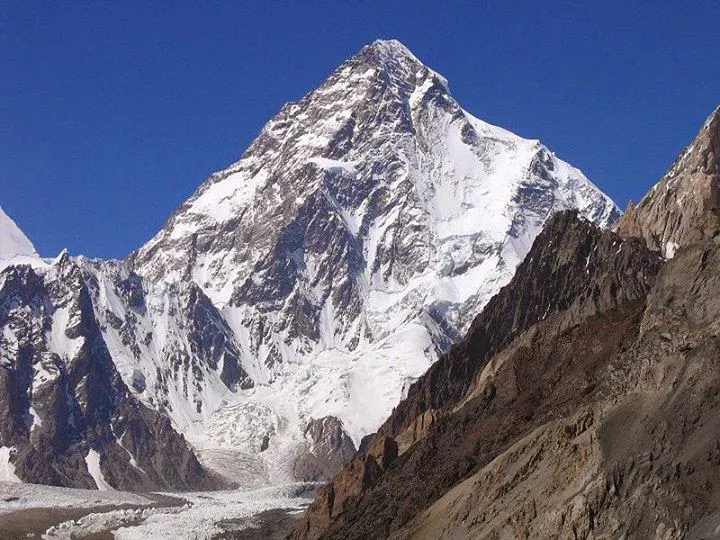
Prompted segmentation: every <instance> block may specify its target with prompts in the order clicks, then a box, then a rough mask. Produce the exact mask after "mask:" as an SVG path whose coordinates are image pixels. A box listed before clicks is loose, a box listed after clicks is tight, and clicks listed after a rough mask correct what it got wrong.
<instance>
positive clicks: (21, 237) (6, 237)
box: [0, 208, 38, 267]
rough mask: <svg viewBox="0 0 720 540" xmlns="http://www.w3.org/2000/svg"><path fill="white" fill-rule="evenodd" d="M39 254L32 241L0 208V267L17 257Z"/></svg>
mask: <svg viewBox="0 0 720 540" xmlns="http://www.w3.org/2000/svg"><path fill="white" fill-rule="evenodd" d="M37 256H38V255H37V251H35V246H33V244H32V242H31V241H30V240H29V239H28V237H27V236H25V233H23V232H22V231H21V230H20V227H18V226H17V225H16V224H15V222H14V221H13V220H12V219H11V218H10V216H8V215H7V214H6V213H5V212H4V211H3V209H2V208H0V267H2V266H4V263H5V264H6V263H8V262H9V261H11V260H13V259H16V258H21V257H37Z"/></svg>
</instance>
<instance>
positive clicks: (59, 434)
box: [0, 254, 221, 490]
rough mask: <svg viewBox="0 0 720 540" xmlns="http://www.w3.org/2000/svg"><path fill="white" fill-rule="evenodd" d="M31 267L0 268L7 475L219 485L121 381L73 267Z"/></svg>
mask: <svg viewBox="0 0 720 540" xmlns="http://www.w3.org/2000/svg"><path fill="white" fill-rule="evenodd" d="M36 264H37V266H36V267H35V268H33V267H31V266H30V265H17V266H16V265H12V266H8V267H7V268H5V269H4V270H2V271H1V272H0V336H1V337H0V446H2V447H3V448H4V449H7V451H6V452H4V453H3V457H4V458H5V459H8V462H9V463H8V464H7V467H8V468H10V469H11V470H14V477H15V478H17V479H19V480H22V481H25V482H32V483H42V484H51V485H58V486H68V487H78V488H95V487H97V488H99V489H107V488H110V487H112V488H119V489H134V490H146V489H160V488H162V489H203V488H211V487H217V486H219V485H221V484H220V483H219V482H218V481H216V480H214V479H213V478H211V477H210V476H209V475H208V473H207V471H205V469H203V468H202V467H201V465H200V464H199V462H198V461H197V459H196V458H195V456H194V455H193V453H192V451H191V450H190V449H189V448H188V446H187V444H186V442H185V440H184V438H183V436H182V435H180V434H178V433H177V432H176V431H175V430H174V429H173V427H172V426H171V424H170V421H169V419H168V418H167V417H165V416H163V415H161V414H159V413H158V412H156V411H154V410H152V409H149V408H147V407H145V406H144V405H142V404H141V403H140V402H139V401H138V400H137V399H136V398H135V396H134V395H133V393H132V391H131V390H130V389H129V388H128V387H127V386H126V384H125V383H124V382H123V380H122V378H121V376H120V374H119V373H118V371H117V369H116V366H115V364H114V363H113V359H112V357H111V356H110V353H109V351H108V347H107V345H106V342H105V339H104V336H103V333H102V330H101V328H100V326H99V325H98V322H97V319H96V318H95V313H94V309H93V304H92V296H91V293H90V290H89V287H88V282H87V280H86V279H85V276H84V275H83V272H82V269H81V267H80V266H79V265H78V264H77V263H76V262H75V261H73V260H72V259H70V257H68V256H67V254H63V255H61V256H60V257H59V258H58V259H56V260H55V261H53V262H52V263H44V262H42V261H41V260H39V259H37V260H36ZM10 479H12V478H10Z"/></svg>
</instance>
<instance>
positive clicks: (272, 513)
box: [0, 482, 313, 540]
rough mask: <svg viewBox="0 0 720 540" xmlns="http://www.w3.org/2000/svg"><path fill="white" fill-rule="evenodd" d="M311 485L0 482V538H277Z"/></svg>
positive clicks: (289, 524)
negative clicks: (188, 488)
mask: <svg viewBox="0 0 720 540" xmlns="http://www.w3.org/2000/svg"><path fill="white" fill-rule="evenodd" d="M312 488H313V486H310V485H308V484H289V485H284V486H273V487H268V488H262V489H254V490H232V491H211V492H194V493H147V494H135V493H128V492H119V491H95V490H80V489H68V488H55V487H49V486H40V485H30V484H18V483H9V482H0V538H3V539H7V540H10V539H13V538H43V539H47V540H56V539H58V540H59V539H71V538H72V539H77V538H87V539H94V540H101V539H112V538H117V539H121V540H135V539H138V540H147V539H158V540H160V539H163V538H167V539H173V540H200V539H213V538H222V539H231V538H246V539H252V538H274V537H278V538H280V537H283V536H284V535H285V534H287V533H288V532H289V530H291V529H292V527H293V525H294V522H295V520H296V519H297V516H299V512H300V511H301V510H302V509H303V508H304V507H305V506H306V505H307V504H308V503H309V502H310V500H309V499H308V497H311V496H312V495H313V489H312ZM258 535H259V536H258Z"/></svg>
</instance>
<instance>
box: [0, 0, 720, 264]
mask: <svg viewBox="0 0 720 540" xmlns="http://www.w3.org/2000/svg"><path fill="white" fill-rule="evenodd" d="M446 4H447V5H446ZM626 4H628V2H621V1H618V2H613V3H610V2H597V1H596V2H581V1H573V2H561V1H559V0H555V1H553V2H547V3H542V2H536V1H533V2H530V1H528V2H520V1H515V2H513V1H507V0H506V1H498V2H467V3H463V2H454V3H445V2H437V1H433V2H410V1H408V2H387V1H385V2H330V1H328V2H317V3H310V2H299V1H298V2H282V3H275V2H253V3H250V2H241V1H240V0H237V1H228V2H181V1H178V2H175V1H170V0H167V1H156V2H152V1H142V2H140V1H137V2H135V1H130V0H122V1H118V2H109V1H107V2H103V1H97V2H50V1H47V2H38V1H32V0H30V1H28V0H14V1H8V0H0V206H2V207H3V208H4V209H5V210H6V211H7V212H8V213H9V214H10V215H11V216H12V217H13V218H14V219H15V220H16V221H17V222H18V224H19V225H20V226H21V227H22V228H23V230H24V231H25V232H26V233H27V234H28V236H30V238H31V239H32V240H33V241H34V242H35V244H36V246H37V247H38V249H39V251H40V252H41V254H43V255H47V256H51V255H55V254H56V253H57V252H58V251H59V250H60V249H62V248H63V247H67V248H69V249H70V252H71V253H73V254H78V253H84V254H87V255H91V256H102V257H122V256H125V255H127V254H128V253H129V252H130V251H132V250H133V249H135V248H137V247H139V246H140V245H141V244H142V243H144V242H145V241H147V240H148V239H149V238H150V237H151V236H152V235H153V234H154V233H155V232H156V231H157V230H158V229H159V228H160V227H161V226H162V225H163V223H164V222H165V220H166V219H167V217H168V215H169V214H170V212H172V211H173V210H174V209H175V208H176V207H177V206H178V205H179V204H180V203H181V202H182V201H183V200H185V199H186V198H187V197H188V196H189V195H190V194H191V193H192V192H193V191H194V189H195V188H196V187H197V185H198V184H199V183H200V182H201V181H202V180H203V179H204V178H205V177H207V176H208V175H209V174H210V173H211V172H213V171H215V170H218V169H222V168H223V167H225V166H226V165H227V164H229V163H231V162H232V161H235V160H236V159H237V158H238V157H239V156H240V155H241V153H242V152H243V150H244V149H245V148H246V147H247V145H248V144H249V143H250V141H251V140H252V139H253V137H254V136H255V135H256V134H257V132H258V131H259V130H260V128H261V127H262V126H263V124H264V123H265V122H266V121H267V120H268V119H269V118H270V117H271V116H273V115H274V114H275V113H276V112H277V111H278V110H279V109H280V107H281V106H282V105H283V103H285V102H287V101H292V100H296V99H298V98H300V97H301V96H302V95H303V94H304V93H306V92H307V91H309V90H311V89H313V88H315V87H316V86H317V85H318V84H319V83H320V82H322V80H323V79H324V78H325V77H326V76H327V75H329V74H330V73H331V72H332V70H333V69H334V68H335V67H336V66H337V65H339V64H340V63H341V62H342V61H343V60H344V59H346V58H347V57H349V56H351V55H352V54H354V53H355V52H356V51H357V50H358V49H360V47H361V46H362V45H363V44H366V43H369V42H371V41H373V40H374V39H376V38H397V39H400V40H401V41H402V42H404V43H405V44H406V45H407V46H408V47H409V48H410V49H411V50H413V52H415V54H416V55H417V56H418V57H419V58H420V59H421V60H423V61H424V62H425V63H427V64H428V65H429V66H431V67H433V68H435V69H436V70H437V71H439V72H440V73H442V74H444V75H445V76H446V77H447V78H448V79H449V81H450V87H451V90H452V92H453V94H454V95H455V97H456V98H458V100H459V101H460V103H461V104H462V105H463V106H464V107H465V108H466V109H468V110H469V111H471V112H472V113H474V114H475V115H476V116H479V117H480V118H482V119H485V120H487V121H489V122H492V123H495V124H498V125H501V126H503V127H506V128H508V129H510V130H512V131H515V132H516V133H518V134H520V135H522V136H525V137H532V138H540V139H542V140H543V141H544V142H545V143H546V144H547V145H548V146H550V147H551V148H552V149H553V150H555V151H556V152H557V154H558V155H559V156H561V157H562V158H564V159H566V160H567V161H570V162H571V163H573V164H575V165H576V166H578V167H580V168H581V169H583V170H584V171H585V172H586V174H588V176H589V177H590V178H591V179H593V180H594V181H595V183H597V184H598V185H599V186H600V187H601V188H602V189H603V190H605V191H606V192H607V193H608V194H609V195H610V196H612V197H613V198H614V199H615V200H616V201H617V202H618V204H619V205H620V206H621V207H623V208H624V207H625V205H626V203H627V200H628V199H630V198H632V199H633V200H636V201H637V200H638V199H639V198H640V197H641V196H642V195H643V194H644V192H645V191H646V190H647V189H648V188H649V187H650V186H651V185H652V184H653V183H654V182H655V181H656V179H657V178H658V177H659V176H661V175H662V174H663V173H664V172H665V170H666V169H667V167H668V166H669V165H670V163H671V162H672V160H673V159H674V158H675V156H676V154H677V153H678V152H679V151H680V150H681V149H682V148H683V147H684V146H685V145H686V144H688V143H689V142H690V140H691V138H692V137H693V136H694V134H695V133H696V132H697V130H698V129H699V127H700V125H701V123H702V122H703V120H704V119H705V117H706V116H707V115H708V114H709V113H710V112H711V111H712V109H714V108H715V107H716V106H717V105H718V104H720V32H718V31H717V14H718V11H717V4H716V3H714V2H699V1H695V2H692V7H686V6H684V5H683V4H684V3H683V2H677V1H674V2H662V1H654V2H650V1H648V2H641V3H638V4H645V6H644V7H642V6H636V7H628V6H627V5H626Z"/></svg>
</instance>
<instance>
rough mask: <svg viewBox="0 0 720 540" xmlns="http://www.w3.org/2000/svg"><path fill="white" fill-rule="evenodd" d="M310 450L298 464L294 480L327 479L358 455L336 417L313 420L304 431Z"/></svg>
mask: <svg viewBox="0 0 720 540" xmlns="http://www.w3.org/2000/svg"><path fill="white" fill-rule="evenodd" d="M305 437H306V438H307V439H308V443H309V448H308V450H307V451H306V452H305V453H303V454H302V455H301V456H300V457H299V458H298V459H297V461H296V462H295V466H294V467H293V469H294V472H295V478H297V479H299V480H304V481H317V480H328V479H330V478H332V477H333V476H334V475H335V474H337V473H338V472H339V471H340V469H341V468H342V466H343V465H344V464H345V463H347V462H348V461H349V460H350V459H351V458H352V457H353V455H354V454H355V445H354V444H353V442H352V439H350V437H349V436H348V435H347V433H345V430H344V429H343V425H342V422H341V421H340V420H338V419H337V418H335V417H334V416H326V417H324V418H319V419H313V420H311V421H310V423H309V424H308V426H307V428H306V429H305Z"/></svg>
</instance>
